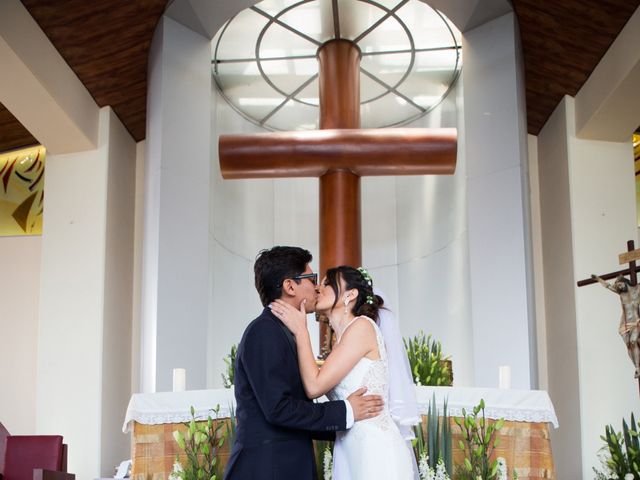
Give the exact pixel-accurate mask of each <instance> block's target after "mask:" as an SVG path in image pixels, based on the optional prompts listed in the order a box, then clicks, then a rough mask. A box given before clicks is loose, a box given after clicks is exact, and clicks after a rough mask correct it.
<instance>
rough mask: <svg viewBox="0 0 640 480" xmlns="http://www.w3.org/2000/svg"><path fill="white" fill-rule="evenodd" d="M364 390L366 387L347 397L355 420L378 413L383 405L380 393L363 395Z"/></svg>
mask: <svg viewBox="0 0 640 480" xmlns="http://www.w3.org/2000/svg"><path fill="white" fill-rule="evenodd" d="M366 391H367V388H366V387H362V388H359V389H358V390H356V391H355V392H353V393H352V394H351V395H349V397H347V400H348V401H349V403H350V404H351V408H352V409H353V418H354V420H355V421H356V422H357V421H359V420H366V419H367V418H373V417H375V416H378V415H380V412H382V408H383V407H384V401H383V400H382V397H381V396H380V395H365V393H366Z"/></svg>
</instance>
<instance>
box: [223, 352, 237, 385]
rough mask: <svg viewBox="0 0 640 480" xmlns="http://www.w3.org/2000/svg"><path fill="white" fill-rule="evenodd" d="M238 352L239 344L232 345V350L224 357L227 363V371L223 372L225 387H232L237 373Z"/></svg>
mask: <svg viewBox="0 0 640 480" xmlns="http://www.w3.org/2000/svg"><path fill="white" fill-rule="evenodd" d="M237 353H238V346H237V345H232V346H231V352H230V353H229V354H228V355H227V356H226V357H224V359H223V360H224V363H226V364H227V373H223V374H222V384H223V385H224V388H231V386H232V385H233V380H234V377H235V373H236V354H237Z"/></svg>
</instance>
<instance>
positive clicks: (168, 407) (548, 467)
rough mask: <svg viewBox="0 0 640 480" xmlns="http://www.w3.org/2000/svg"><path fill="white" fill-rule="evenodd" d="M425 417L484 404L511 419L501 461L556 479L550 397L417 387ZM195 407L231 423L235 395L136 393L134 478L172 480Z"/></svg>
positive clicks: (131, 411) (129, 428) (526, 479)
mask: <svg viewBox="0 0 640 480" xmlns="http://www.w3.org/2000/svg"><path fill="white" fill-rule="evenodd" d="M416 394H417V398H418V405H419V409H420V413H421V414H422V415H423V422H425V420H426V418H425V416H426V414H427V411H428V408H429V402H430V401H431V399H432V397H433V395H435V397H436V403H437V404H438V407H439V408H440V409H442V406H443V404H444V401H445V399H446V400H447V405H448V412H449V416H450V417H455V416H462V409H463V408H464V409H466V410H467V411H471V410H472V409H473V407H474V406H475V405H477V404H478V403H479V402H480V400H481V399H484V401H485V404H486V408H485V415H486V417H487V418H488V419H494V420H497V419H499V418H504V419H505V424H504V427H503V428H502V430H501V435H500V436H501V438H502V442H501V444H500V446H499V447H498V448H497V451H496V454H497V456H500V457H503V458H505V460H506V461H507V465H509V467H515V468H516V469H517V471H518V478H519V479H520V480H537V479H547V478H548V479H554V478H556V476H555V469H554V464H553V455H552V450H551V440H550V437H549V432H550V426H553V427H555V428H557V427H558V420H557V418H556V414H555V411H554V409H553V404H552V403H551V400H550V398H549V395H548V394H547V392H545V391H540V390H503V389H493V388H463V387H416ZM191 407H193V408H194V411H195V416H196V419H201V420H206V418H207V415H211V416H212V417H215V415H214V414H213V412H212V409H215V408H217V407H219V410H218V419H219V421H228V418H229V416H230V414H231V413H232V411H233V409H234V408H235V399H234V396H233V390H228V389H216V390H192V391H186V392H176V393H173V392H163V393H151V394H135V395H133V396H132V397H131V400H130V402H129V407H128V409H127V413H126V417H125V421H124V425H123V427H122V429H123V431H124V432H125V433H129V432H131V433H132V434H133V440H132V460H133V469H132V479H133V480H166V479H167V478H168V476H169V473H170V472H171V469H172V466H173V463H174V462H175V459H176V454H178V453H179V448H178V446H177V444H176V442H175V440H174V439H173V431H175V430H177V429H179V428H186V427H184V425H183V424H184V423H186V422H189V421H190V420H191V412H190V409H191ZM452 433H453V442H452V443H453V458H454V463H455V464H457V463H460V462H462V461H463V458H464V457H463V452H462V451H461V450H460V449H459V447H458V440H459V439H460V438H461V431H460V429H459V428H458V427H457V425H455V423H454V422H453V418H452ZM228 455H229V451H228V446H227V447H226V448H223V450H222V452H221V455H220V461H221V462H222V463H226V461H227V458H228Z"/></svg>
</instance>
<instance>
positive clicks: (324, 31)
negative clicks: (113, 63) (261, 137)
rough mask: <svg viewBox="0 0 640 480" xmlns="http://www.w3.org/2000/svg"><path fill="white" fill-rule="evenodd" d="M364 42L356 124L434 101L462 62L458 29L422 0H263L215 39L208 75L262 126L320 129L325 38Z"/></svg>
mask: <svg viewBox="0 0 640 480" xmlns="http://www.w3.org/2000/svg"><path fill="white" fill-rule="evenodd" d="M333 39H347V40H351V41H352V42H354V43H355V44H356V45H357V46H358V48H359V49H360V51H361V54H362V57H361V61H360V73H361V75H360V95H361V99H360V101H361V107H360V109H361V110H360V115H361V124H362V127H363V128H381V127H391V126H398V125H402V124H406V123H408V122H411V121H412V120H415V119H416V118H418V117H421V116H422V115H425V114H426V113H428V112H429V111H430V110H432V109H433V108H434V107H436V106H437V105H438V104H439V103H440V102H441V101H442V99H444V97H445V96H446V95H447V93H448V92H449V91H450V90H451V87H452V86H453V84H454V83H455V81H456V79H457V77H458V74H459V72H460V66H461V58H460V54H461V49H460V33H459V32H458V31H457V30H456V29H455V27H454V26H453V25H452V24H451V22H450V21H449V20H448V19H447V18H446V17H445V16H444V15H442V14H441V13H440V12H438V11H437V10H434V9H433V8H431V7H430V6H428V5H427V4H426V3H424V2H422V1H420V0H404V1H400V2H398V1H388V0H381V1H372V0H298V1H292V0H264V1H263V2H260V3H258V4H256V5H255V6H253V7H251V8H248V9H246V10H243V11H242V12H240V13H239V14H238V15H236V16H235V17H233V18H232V19H231V20H229V21H228V22H227V23H226V24H225V25H224V26H223V27H222V28H221V29H220V31H219V32H218V33H217V34H216V36H215V37H214V39H213V41H212V62H211V66H212V71H213V78H214V80H215V82H216V85H217V86H218V88H219V90H220V92H221V93H222V95H223V96H224V97H225V99H226V100H227V101H228V102H229V103H230V104H231V106H232V107H233V108H234V109H235V110H237V111H238V112H239V113H240V114H241V115H243V116H244V117H245V118H247V119H248V120H250V121H251V122H253V123H256V124H258V125H260V126H262V127H264V128H267V129H269V130H310V129H317V128H318V116H319V109H318V93H319V92H318V61H317V59H316V52H317V50H318V48H319V47H320V46H322V45H323V44H324V43H325V42H327V41H329V40H333Z"/></svg>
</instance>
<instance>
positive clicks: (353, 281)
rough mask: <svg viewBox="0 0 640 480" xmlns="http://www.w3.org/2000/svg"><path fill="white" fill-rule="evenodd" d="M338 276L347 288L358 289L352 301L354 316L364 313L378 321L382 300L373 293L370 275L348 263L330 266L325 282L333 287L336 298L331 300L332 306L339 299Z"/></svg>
mask: <svg viewBox="0 0 640 480" xmlns="http://www.w3.org/2000/svg"><path fill="white" fill-rule="evenodd" d="M340 278H342V279H343V280H344V283H345V287H346V289H347V290H351V289H354V288H355V289H356V290H358V298H356V301H355V302H354V305H353V307H352V308H351V312H352V313H353V314H354V315H355V316H356V317H358V316H360V315H366V316H367V317H369V318H371V319H372V320H374V321H375V322H376V323H377V322H378V311H379V310H380V309H381V308H383V307H382V306H383V304H384V302H383V300H382V298H381V297H380V296H378V295H376V294H374V293H373V284H372V282H371V277H370V276H369V274H368V273H367V272H366V270H364V269H361V270H359V269H357V268H353V267H350V266H348V265H341V266H339V267H335V268H330V269H329V270H327V276H326V284H327V285H328V286H330V287H331V288H332V289H333V292H334V293H335V295H336V300H335V301H334V302H333V306H332V308H335V306H336V305H337V304H338V300H339V299H340V294H341V293H342V292H341V291H340Z"/></svg>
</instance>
